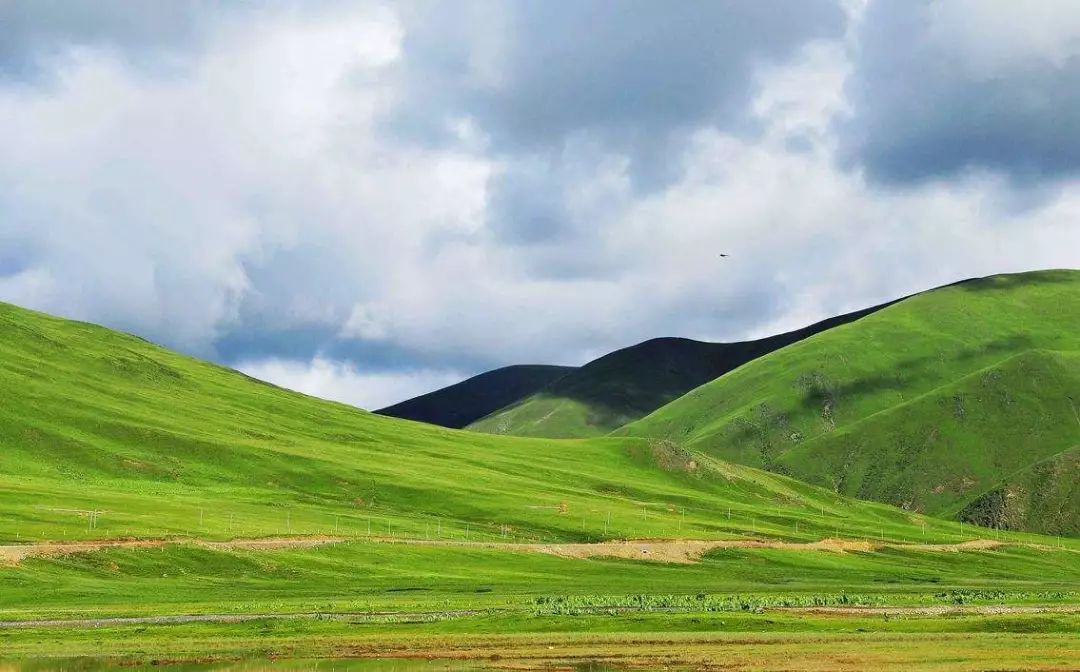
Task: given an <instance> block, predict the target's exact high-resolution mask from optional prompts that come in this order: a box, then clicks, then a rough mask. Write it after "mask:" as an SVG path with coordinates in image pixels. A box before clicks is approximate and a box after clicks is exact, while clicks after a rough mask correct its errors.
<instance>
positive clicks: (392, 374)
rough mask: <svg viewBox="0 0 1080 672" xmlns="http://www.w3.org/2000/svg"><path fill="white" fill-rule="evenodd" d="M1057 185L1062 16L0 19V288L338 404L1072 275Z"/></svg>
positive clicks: (6, 1)
mask: <svg viewBox="0 0 1080 672" xmlns="http://www.w3.org/2000/svg"><path fill="white" fill-rule="evenodd" d="M1078 170H1080V3H1076V2H1075V1H1074V0H1060V1H1058V0H1033V1H1032V2H1023V3H1021V2H1015V0H945V1H943V2H933V3H930V2H926V3H920V2H915V1H912V0H879V1H871V2H869V3H863V2H859V1H858V0H843V1H832V0H762V1H754V2H750V1H730V2H724V1H719V0H711V1H709V2H694V1H692V0H691V1H688V2H678V3H670V2H660V1H657V0H648V1H644V0H641V1H638V0H620V1H618V2H616V1H615V0H608V1H604V2H589V1H585V2H548V1H547V0H533V1H505V0H500V1H493V0H479V1H478V2H475V3H470V2H467V1H464V0H453V1H448V2H444V3H435V2H416V3H412V2H406V3H390V4H383V3H379V2H344V1H342V2H330V1H328V2H315V3H312V2H303V3H301V2H287V1H282V2H233V3H221V2H212V1H210V0H206V1H201V2H200V1H194V0H192V1H186V0H162V1H161V2H139V1H136V0H93V1H91V0H25V1H24V0H0V299H2V300H5V301H9V302H13V303H17V304H20V305H24V306H28V307H33V308H37V309H40V310H44V311H48V312H51V313H56V314H60V315H64V316H69V317H74V318H79V319H84V320H90V321H94V322H99V323H102V324H105V325H108V326H111V327H115V328H120V329H124V330H127V331H131V332H135V333H137V334H140V335H142V336H145V337H147V338H150V339H152V340H154V341H157V342H159V343H162V344H164V345H167V346H169V347H173V348H177V349H179V350H182V351H184V352H187V353H191V354H193V355H197V356H200V357H205V358H209V359H213V360H215V361H218V362H222V363H225V364H228V365H231V366H235V367H238V368H240V369H242V370H244V371H246V372H248V373H251V374H252V375H255V376H259V377H263V378H266V379H268V380H271V381H273V382H276V383H279V384H282V385H285V386H290V387H295V388H297V389H300V390H303V391H306V392H309V393H312V394H316V395H319V396H324V397H328V398H334V399H339V400H342V401H346V402H349V403H354V404H357V405H359V406H362V407H365V408H377V407H380V406H382V405H385V404H388V403H391V402H394V401H398V400H400V399H403V398H406V397H410V396H414V395H415V394H418V393H422V392H425V391H428V390H430V389H433V388H436V387H439V386H442V385H445V384H448V383H450V382H454V381H455V380H458V379H460V378H462V377H465V376H467V375H470V374H474V373H477V372H480V371H482V370H486V369H490V368H494V367H497V366H501V365H505V364H511V363H551V364H580V363H583V362H584V361H586V360H588V359H590V358H592V357H594V356H596V355H599V354H602V353H604V352H607V351H610V350H612V349H615V348H618V347H622V346H626V345H630V344H632V343H635V342H637V341H641V340H644V339H646V338H650V337H654V336H662V335H677V336H687V337H692V338H698V339H706V340H739V339H744V338H748V337H757V336H763V335H767V334H771V333H775V332H778V331H781V330H786V329H789V328H794V327H798V326H801V325H804V324H807V323H810V322H813V321H815V320H818V319H820V318H824V317H827V316H830V315H834V314H837V313H841V312H844V311H848V310H852V309H857V308H861V307H865V306H868V305H871V304H874V303H878V302H881V301H884V300H887V299H891V298H894V297H897V296H900V295H903V294H907V293H911V292H914V291H918V290H921V289H925V288H929V287H933V286H937V285H941V284H944V283H947V282H951V281H954V280H957V279H961V278H965V277H970V276H979V275H987V274H992V273H998V272H1006V271H1020V270H1027V269H1035V268H1046V267H1080V182H1078V181H1077V171H1078ZM721 253H725V254H729V255H730V256H729V257H726V258H722V257H721V256H720V254H721Z"/></svg>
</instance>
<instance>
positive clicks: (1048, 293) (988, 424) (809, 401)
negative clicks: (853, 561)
mask: <svg viewBox="0 0 1080 672" xmlns="http://www.w3.org/2000/svg"><path fill="white" fill-rule="evenodd" d="M1078 324H1080V272H1077V271H1045V272H1035V273H1026V274H1018V275H1003V276H994V277H991V278H986V279H981V280H974V281H969V282H965V283H961V284H958V285H955V286H950V287H946V288H942V289H938V290H934V291H931V292H927V293H924V294H920V295H918V296H915V297H912V298H909V299H907V300H905V301H902V302H901V303H898V304H896V305H893V306H891V307H889V308H886V309H884V310H882V311H880V312H878V313H876V314H874V315H871V316H868V317H866V318H865V319H863V320H860V321H858V322H855V323H852V324H848V325H845V326H842V327H838V328H836V329H833V330H830V331H828V332H825V333H822V334H818V335H816V336H814V337H812V338H809V339H807V340H805V341H802V342H800V343H797V344H795V345H792V346H790V347H787V348H785V349H783V350H779V351H777V352H774V353H772V354H771V355H768V356H766V357H763V358H761V359H758V360H756V361H753V362H750V363H749V364H747V365H745V366H743V367H741V368H739V369H737V370H735V371H732V372H731V373H729V374H727V375H725V376H723V377H721V378H719V379H717V380H715V381H713V382H711V383H709V384H706V385H704V386H702V387H700V388H698V389H696V390H694V391H693V392H691V393H689V394H687V395H685V396H684V397H682V398H680V399H678V400H676V401H674V402H672V403H671V404H668V405H667V406H665V407H663V408H661V409H658V410H657V411H656V412H654V413H652V414H651V415H649V416H648V417H646V418H643V419H642V420H640V421H638V422H635V423H633V424H631V425H629V426H627V427H626V428H624V429H622V430H620V431H619V432H618V433H620V434H623V435H628V436H644V437H654V438H665V439H670V440H673V441H675V442H677V443H678V444H679V445H681V446H683V447H686V448H690V449H694V450H703V451H706V452H708V453H709V454H711V455H716V456H719V457H722V458H724V459H729V460H734V461H737V462H739V463H742V464H747V465H752V466H756V467H764V468H767V469H770V470H772V471H775V472H779V473H785V474H790V475H793V476H795V477H798V478H801V479H805V480H807V481H809V482H812V483H817V484H820V485H823V486H826V487H828V488H830V489H833V490H835V491H836V492H839V493H844V494H848V495H852V496H856V497H860V498H866V499H874V500H877V501H883V502H888V503H891V504H895V505H897V506H901V507H903V508H906V509H911V510H915V511H923V512H929V513H932V514H941V515H947V516H955V515H959V514H960V513H961V512H963V517H966V518H969V519H971V520H979V521H983V522H988V523H992V524H994V525H999V526H1005V527H1008V528H1018V529H1031V530H1040V531H1044V532H1050V533H1055V534H1057V533H1067V534H1075V533H1077V532H1080V508H1078V507H1077V505H1076V504H1077V500H1076V493H1075V482H1076V481H1075V477H1076V471H1075V466H1070V465H1075V461H1074V460H1070V459H1067V458H1066V457H1064V456H1063V453H1065V452H1066V451H1069V450H1071V449H1074V448H1075V447H1076V446H1078V445H1080V330H1077V328H1076V327H1077V325H1078ZM1058 456H1061V457H1060V459H1059V458H1058ZM1048 460H1049V461H1048ZM1040 464H1042V465H1044V466H1042V467H1038V466H1037V465H1040ZM1032 488H1037V490H1038V492H1033V491H1032ZM994 493H998V494H999V495H1000V498H1002V500H1003V501H1005V502H1008V503H1009V504H1008V506H1004V505H1002V506H998V507H997V508H996V513H993V514H988V513H987V507H990V508H991V509H994V506H992V505H991V504H988V502H989V501H990V500H993V499H994V498H995V497H997V496H998V495H995V494H994ZM1047 493H1056V494H1054V495H1053V496H1050V495H1048V494H1047ZM987 497H989V500H988V499H985V498H987ZM980 502H981V504H980ZM1006 508H1007V509H1008V511H1007V512H1006V511H1004V509H1006Z"/></svg>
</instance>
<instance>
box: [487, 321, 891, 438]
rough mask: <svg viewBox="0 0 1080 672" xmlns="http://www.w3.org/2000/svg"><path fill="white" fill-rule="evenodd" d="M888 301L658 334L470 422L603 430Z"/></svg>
mask: <svg viewBox="0 0 1080 672" xmlns="http://www.w3.org/2000/svg"><path fill="white" fill-rule="evenodd" d="M882 307H883V306H875V307H873V308H867V309H865V310H860V311H857V312H854V313H849V314H847V315H840V316H838V317H833V318H830V319H828V320H824V321H822V322H818V323H816V324H813V325H810V326H808V327H804V328H802V329H798V330H795V331H791V332H788V333H785V334H779V335H776V336H770V337H768V338H763V339H759V340H756V341H745V342H741V343H704V342H701V341H693V340H690V339H687V338H654V339H652V340H648V341H645V342H644V343H639V344H637V345H633V346H630V347H628V348H623V349H622V350H616V351H615V352H612V353H610V354H607V355H604V356H603V357H600V358H599V359H596V360H593V361H591V362H589V363H588V364H586V365H584V366H582V367H581V368H579V369H577V370H574V371H571V372H570V373H568V374H567V375H565V376H562V377H560V378H559V379H557V380H555V381H554V382H552V383H550V384H549V385H547V386H546V387H544V388H542V389H540V390H538V391H536V392H535V393H534V394H531V395H529V396H527V397H525V398H523V399H521V400H520V401H518V402H516V403H514V404H511V405H509V406H507V407H506V408H504V409H501V410H499V411H497V412H495V413H492V414H491V415H489V416H487V417H485V418H483V419H481V420H479V421H477V422H474V423H472V424H471V425H469V426H468V428H469V429H471V430H475V431H479V432H486V433H490V434H512V435H515V436H537V437H548V438H574V437H587V436H602V435H604V434H607V433H609V432H611V431H612V430H614V429H616V428H618V427H621V426H623V425H625V424H627V423H629V422H633V421H634V420H637V419H638V418H641V417H644V416H645V415H648V414H649V413H651V412H652V411H654V410H656V409H657V408H660V407H661V406H663V405H664V404H666V403H668V402H670V401H672V400H674V399H677V398H678V397H681V396H682V395H684V394H686V393H687V392H689V391H690V390H692V389H694V388H695V387H698V386H699V385H702V384H704V383H707V382H708V381H710V380H713V379H714V378H717V377H718V376H721V375H723V374H725V373H727V372H728V371H731V370H732V369H735V368H736V367H739V366H741V365H743V364H745V363H746V362H749V361H751V360H753V359H756V358H757V357H761V356H762V355H766V354H768V353H770V352H772V351H774V350H777V349H779V348H782V347H784V346H787V345H791V344H792V343H797V342H798V341H800V340H802V339H804V338H807V337H809V336H812V335H814V334H816V333H819V332H822V331H825V330H827V329H831V328H833V327H836V326H839V325H842V324H847V323H849V322H852V321H854V320H857V319H859V318H861V317H864V316H866V315H869V314H871V313H873V312H874V311H877V310H880V309H881V308H882Z"/></svg>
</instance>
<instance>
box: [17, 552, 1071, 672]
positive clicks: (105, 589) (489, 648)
mask: <svg viewBox="0 0 1080 672" xmlns="http://www.w3.org/2000/svg"><path fill="white" fill-rule="evenodd" d="M653 543H656V542H653ZM1078 576H1080V553H1077V552H1076V551H1075V550H1070V549H1056V550H1054V549H1047V548H1043V549H1039V548H1032V547H1029V546H1023V545H1005V546H993V547H989V548H980V547H979V546H975V545H969V546H962V547H957V548H950V549H943V548H928V547H925V546H918V547H912V548H901V547H879V548H876V549H874V550H845V551H838V550H823V549H822V548H814V549H809V548H807V549H803V550H795V549H792V548H790V547H787V548H716V549H713V550H710V551H708V552H705V553H704V554H703V555H702V556H701V557H700V558H698V559H696V560H695V561H693V562H683V563H677V564H673V563H667V562H656V561H643V560H627V559H618V558H604V557H592V558H580V557H566V556H561V555H552V554H550V553H547V552H538V549H535V548H518V549H514V548H511V547H510V546H506V547H492V546H491V545H490V544H480V543H475V542H473V543H466V542H460V543H455V544H447V543H440V544H436V545H432V544H423V543H415V544H412V543H401V542H389V541H382V542H374V541H353V542H341V543H323V544H320V545H308V546H301V547H280V546H279V547H274V546H267V547H261V548H260V547H257V546H251V545H238V546H236V547H231V546H222V545H202V544H196V543H185V544H166V545H162V546H159V547H153V548H146V547H115V548H107V549H102V550H98V551H93V552H79V553H74V554H70V555H56V556H49V557H26V558H24V559H23V560H22V561H21V562H20V564H18V565H8V566H7V567H5V568H2V569H0V595H3V597H4V600H3V609H2V610H0V651H3V656H0V657H2V658H6V659H7V660H8V661H9V662H10V664H11V665H12V666H14V667H15V669H22V666H24V665H38V666H44V665H45V664H46V663H47V662H48V661H52V664H53V665H55V666H61V665H70V664H72V663H70V661H67V662H65V660H66V659H69V658H71V657H93V658H97V659H98V660H97V662H95V663H87V662H85V661H81V662H78V663H77V664H78V665H79V666H82V667H86V668H87V669H93V667H94V666H95V665H103V666H108V665H113V664H123V665H125V666H129V665H133V664H150V663H157V664H160V663H162V662H166V661H202V662H204V663H215V664H226V663H229V661H240V660H249V659H255V660H261V661H267V660H270V659H274V658H278V659H303V660H307V659H318V660H334V661H335V663H334V665H335V667H336V666H337V665H338V662H339V661H338V659H353V658H357V657H359V658H398V657H401V658H409V659H429V658H436V659H448V660H457V661H465V662H466V663H467V664H468V665H469V666H470V669H472V668H473V667H475V666H481V665H482V666H492V665H494V666H496V667H509V668H524V669H533V668H550V667H555V668H565V667H571V666H576V665H581V664H585V663H589V662H597V661H600V662H604V663H607V664H613V665H615V664H617V665H619V666H627V665H631V666H638V667H646V668H648V667H659V666H662V665H667V666H680V665H682V666H687V667H701V666H725V665H731V666H735V668H736V669H788V670H790V669H806V670H814V669H821V670H825V669H866V665H867V664H871V663H872V664H874V665H875V667H876V666H877V664H878V663H879V662H880V663H881V665H883V666H884V667H881V668H880V669H897V670H899V669H950V670H951V669H957V670H962V669H963V670H966V669H985V668H986V667H987V665H988V663H989V662H990V661H993V660H997V661H1000V662H1002V663H1003V664H1004V663H1007V665H1006V667H1007V669H1069V668H1070V666H1075V665H1076V664H1077V663H1080V651H1078V650H1077V646H1078V643H1080V583H1078V582H1077V577H1078ZM793 656H794V657H795V659H797V660H798V661H799V662H798V664H797V665H795V664H793V663H792V662H791V660H789V659H791V658H792V657H793ZM890 656H892V657H891V658H890ZM34 661H36V662H34ZM247 664H248V665H255V663H247ZM279 665H283V666H286V667H288V665H287V663H286V662H284V660H282V661H279ZM297 665H300V664H299V663H297ZM342 667H344V664H342ZM27 669H34V668H27ZM36 669H53V668H47V667H38V668H36ZM249 669H254V668H249ZM303 669H311V668H309V667H306V664H305V666H304V667H303ZM393 669H408V667H404V668H393Z"/></svg>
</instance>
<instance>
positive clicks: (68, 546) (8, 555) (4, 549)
mask: <svg viewBox="0 0 1080 672" xmlns="http://www.w3.org/2000/svg"><path fill="white" fill-rule="evenodd" d="M342 541H346V539H344V538H341V537H314V536H313V537H266V538H262V539H232V540H230V541H201V540H195V539H192V540H189V539H176V540H162V539H109V540H104V541H71V542H43V543H38V544H8V545H6V546H0V563H3V564H9V565H17V564H19V563H20V562H22V561H23V560H25V559H26V558H47V557H56V556H61V555H72V554H74V553H88V552H90V551H100V550H103V549H107V548H161V547H162V546H166V545H174V544H181V545H190V546H199V547H202V548H212V549H247V550H274V549H279V548H308V547H311V546H322V545H324V544H336V543H340V542H342Z"/></svg>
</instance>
